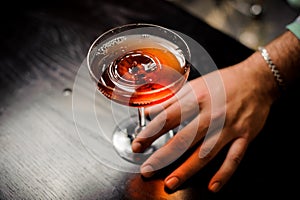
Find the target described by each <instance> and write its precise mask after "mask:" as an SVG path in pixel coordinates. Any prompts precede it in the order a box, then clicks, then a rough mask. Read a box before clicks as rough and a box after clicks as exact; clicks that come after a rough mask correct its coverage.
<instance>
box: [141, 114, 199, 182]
mask: <svg viewBox="0 0 300 200" xmlns="http://www.w3.org/2000/svg"><path fill="white" fill-rule="evenodd" d="M199 121H200V120H199V118H195V119H194V120H193V121H191V122H190V123H189V124H188V125H187V126H185V127H184V128H183V129H182V130H180V131H179V132H178V133H177V134H176V135H175V136H174V137H173V138H172V139H171V140H170V141H169V142H168V143H167V144H166V145H164V146H163V147H161V148H160V149H158V150H157V151H156V152H154V153H153V154H152V155H151V156H150V157H149V158H148V159H147V160H146V161H145V162H144V164H143V165H142V166H141V173H142V175H143V176H145V177H150V176H152V175H153V174H154V173H155V171H157V170H159V169H161V168H163V167H165V166H167V165H169V164H171V163H173V162H174V161H175V160H177V159H178V158H179V157H180V156H181V155H182V154H184V153H185V152H186V151H187V150H188V149H189V148H190V147H191V145H192V144H193V142H194V141H195V140H197V139H198V140H199V139H200V138H201V132H199V133H198V132H197V130H198V127H199Z"/></svg>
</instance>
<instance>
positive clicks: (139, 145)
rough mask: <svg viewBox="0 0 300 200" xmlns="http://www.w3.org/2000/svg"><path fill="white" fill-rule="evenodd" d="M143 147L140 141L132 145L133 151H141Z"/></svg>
mask: <svg viewBox="0 0 300 200" xmlns="http://www.w3.org/2000/svg"><path fill="white" fill-rule="evenodd" d="M141 148H142V145H141V143H139V142H133V143H132V145H131V149H132V151H133V152H140V151H141Z"/></svg>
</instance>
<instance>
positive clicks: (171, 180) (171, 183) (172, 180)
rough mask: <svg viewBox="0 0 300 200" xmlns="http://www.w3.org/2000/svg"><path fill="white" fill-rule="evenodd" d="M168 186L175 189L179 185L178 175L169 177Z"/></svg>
mask: <svg viewBox="0 0 300 200" xmlns="http://www.w3.org/2000/svg"><path fill="white" fill-rule="evenodd" d="M166 186H167V187H168V188H169V189H170V190H175V189H176V188H177V187H178V186H179V179H178V177H176V176H174V177H171V178H169V179H168V180H167V181H166Z"/></svg>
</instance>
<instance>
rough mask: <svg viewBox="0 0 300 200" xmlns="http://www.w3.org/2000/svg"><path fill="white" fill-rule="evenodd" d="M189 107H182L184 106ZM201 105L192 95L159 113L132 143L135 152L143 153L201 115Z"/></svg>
mask: <svg viewBox="0 0 300 200" xmlns="http://www.w3.org/2000/svg"><path fill="white" fill-rule="evenodd" d="M184 103H188V105H184V106H182V104H184ZM199 110H200V109H199V105H198V104H197V103H196V98H195V97H194V96H193V94H192V93H190V94H189V95H186V96H184V97H183V98H182V99H181V100H180V101H176V102H175V103H173V104H172V105H170V106H169V107H168V108H167V109H166V110H164V111H163V112H161V113H159V114H158V115H157V116H156V117H155V118H154V119H153V120H152V121H150V123H149V124H148V125H147V127H146V128H145V129H143V130H142V131H141V132H140V133H139V134H138V136H137V138H136V139H135V140H134V141H133V142H132V150H133V152H142V151H144V150H145V149H146V148H147V147H149V146H150V145H151V144H152V143H153V142H154V141H155V140H156V139H157V138H159V137H160V136H161V135H163V134H165V133H167V132H168V131H169V130H173V129H174V128H176V127H178V126H179V125H180V124H183V122H184V121H185V120H187V119H190V118H191V117H192V116H196V114H199Z"/></svg>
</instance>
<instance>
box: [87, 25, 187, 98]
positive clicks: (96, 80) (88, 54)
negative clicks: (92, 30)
mask: <svg viewBox="0 0 300 200" xmlns="http://www.w3.org/2000/svg"><path fill="white" fill-rule="evenodd" d="M143 26H145V27H157V28H161V29H163V30H167V31H169V32H170V33H172V34H174V35H176V37H178V38H179V39H180V40H181V41H182V42H183V43H184V45H185V47H186V49H187V53H188V56H189V59H185V60H186V61H187V60H190V58H191V52H190V48H189V46H188V45H187V43H186V41H185V40H184V39H183V38H182V37H181V36H180V35H179V34H177V33H176V32H175V31H173V30H172V29H169V28H166V27H163V26H160V25H156V24H151V23H129V24H124V25H120V26H116V27H113V28H111V29H108V30H107V31H105V32H103V33H102V34H100V35H99V36H98V37H97V38H96V39H95V40H94V41H93V43H92V44H91V45H90V47H89V50H88V53H87V59H86V60H87V67H88V70H89V74H90V75H91V76H92V78H93V80H94V81H95V82H96V84H97V85H98V84H101V85H102V86H103V87H105V88H107V89H109V90H110V91H115V88H112V87H110V86H106V85H103V84H102V83H101V82H99V80H98V78H97V77H96V76H95V75H94V72H93V70H92V69H91V68H92V67H91V63H90V59H89V58H90V56H91V52H92V50H93V49H94V48H95V47H96V46H97V45H96V44H97V42H99V40H100V39H101V38H103V37H104V36H105V35H107V34H109V33H111V32H114V31H115V30H118V29H122V28H126V27H137V28H138V27H143ZM186 64H188V63H186ZM189 72H190V69H188V70H187V71H186V72H185V74H186V73H189ZM185 74H184V75H182V77H181V78H179V79H178V80H176V81H175V82H173V83H172V84H169V85H167V86H164V87H162V88H159V89H156V90H151V91H144V92H138V94H139V95H140V94H141V95H142V94H152V93H155V92H157V90H165V89H168V88H170V87H172V86H173V85H175V84H176V83H178V82H180V81H181V80H182V78H183V77H184V76H185ZM118 92H121V91H118ZM123 92H124V93H127V92H126V91H122V92H121V93H123Z"/></svg>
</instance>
